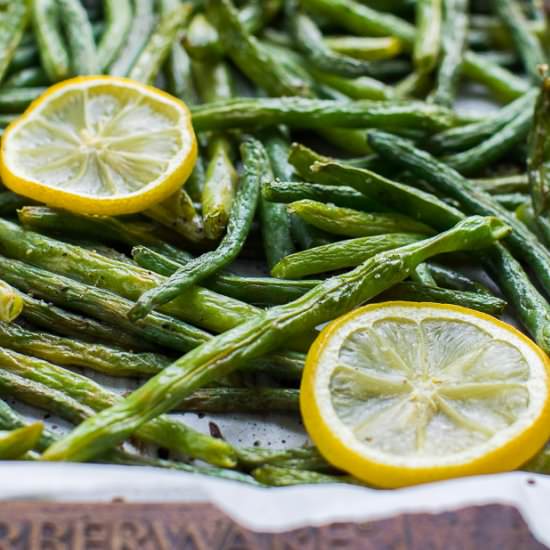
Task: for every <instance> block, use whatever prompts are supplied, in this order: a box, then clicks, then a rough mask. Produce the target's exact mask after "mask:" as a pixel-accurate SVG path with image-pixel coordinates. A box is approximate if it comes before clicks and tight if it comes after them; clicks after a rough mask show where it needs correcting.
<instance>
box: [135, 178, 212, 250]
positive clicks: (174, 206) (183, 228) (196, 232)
mask: <svg viewBox="0 0 550 550" xmlns="http://www.w3.org/2000/svg"><path fill="white" fill-rule="evenodd" d="M144 214H145V215H146V216H147V217H149V218H151V219H152V220H155V221H156V222H158V223H159V224H161V225H163V226H165V227H166V228H168V229H171V230H172V231H176V232H177V233H178V234H179V235H181V236H182V237H183V238H184V239H186V240H188V241H189V242H191V243H202V242H203V241H204V226H203V221H202V217H201V215H200V213H199V212H198V211H197V209H196V208H195V205H194V204H193V201H192V199H191V197H190V196H189V194H188V193H187V191H186V190H185V189H184V188H183V187H182V188H181V189H180V190H179V191H177V192H176V193H175V194H174V195H172V196H171V197H169V198H168V199H166V200H165V201H164V202H161V203H159V204H155V205H154V206H151V207H150V208H148V209H147V210H145V212H144Z"/></svg>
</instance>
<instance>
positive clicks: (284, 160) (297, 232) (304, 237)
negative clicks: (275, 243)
mask: <svg viewBox="0 0 550 550" xmlns="http://www.w3.org/2000/svg"><path fill="white" fill-rule="evenodd" d="M289 149H290V146H289V144H288V141H287V140H286V139H285V138H284V137H283V136H282V135H281V133H280V132H279V133H275V132H274V133H272V134H271V137H270V138H269V139H268V140H267V141H266V151H267V155H268V157H269V161H270V163H271V169H272V171H273V175H274V176H275V177H276V178H278V179H280V180H288V179H292V178H294V177H295V172H294V168H293V167H292V166H291V165H290V163H289V162H288V153H289ZM287 216H288V217H287V219H285V220H284V224H285V226H287V227H289V229H290V235H291V238H292V240H293V241H294V243H295V244H297V245H299V246H300V248H301V249H302V250H304V249H307V248H310V246H314V243H317V244H321V243H323V244H326V242H330V241H329V240H327V239H326V238H325V236H324V235H323V234H322V232H320V231H319V230H317V229H316V228H314V227H311V226H308V225H307V224H306V223H305V222H303V221H302V220H301V219H300V218H299V217H298V216H294V215H292V214H289V213H288V211H287ZM289 251H290V247H289Z"/></svg>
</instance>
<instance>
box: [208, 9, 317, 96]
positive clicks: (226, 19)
mask: <svg viewBox="0 0 550 550" xmlns="http://www.w3.org/2000/svg"><path fill="white" fill-rule="evenodd" d="M206 4H207V14H208V17H209V18H210V21H212V23H213V24H214V25H215V27H216V29H217V30H218V33H219V35H220V39H221V42H222V43H223V47H224V49H225V51H226V53H227V55H228V56H229V57H230V58H231V60H232V61H233V62H234V63H235V65H237V67H239V69H240V70H241V71H242V72H243V73H244V74H245V75H246V76H247V77H248V78H249V79H250V80H252V82H254V83H256V84H257V85H258V86H260V87H261V88H263V89H265V90H266V91H267V92H268V93H270V94H273V95H292V96H294V95H304V94H306V95H307V94H308V87H307V84H306V83H305V82H303V81H301V80H300V79H298V78H296V77H294V76H292V75H290V74H289V73H288V72H287V71H285V70H282V68H281V67H280V65H279V64H278V62H277V61H276V60H275V59H273V58H272V56H270V55H269V54H268V53H266V52H265V51H264V50H263V49H262V47H261V45H260V43H259V42H258V41H257V40H256V38H255V37H253V36H252V35H250V34H249V33H248V32H247V31H246V29H245V27H244V26H243V24H242V23H241V21H240V20H239V16H238V12H237V10H236V8H235V6H234V5H233V3H232V2H231V0H207V3H206Z"/></svg>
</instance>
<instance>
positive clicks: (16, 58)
mask: <svg viewBox="0 0 550 550" xmlns="http://www.w3.org/2000/svg"><path fill="white" fill-rule="evenodd" d="M67 55H68V54H67ZM39 62H40V57H39V55H38V48H37V47H36V44H29V45H28V46H21V47H19V48H17V50H15V53H14V54H13V57H12V60H11V63H10V66H9V69H8V74H11V73H14V72H17V71H20V70H21V69H27V68H28V67H32V66H33V65H35V64H37V63H39Z"/></svg>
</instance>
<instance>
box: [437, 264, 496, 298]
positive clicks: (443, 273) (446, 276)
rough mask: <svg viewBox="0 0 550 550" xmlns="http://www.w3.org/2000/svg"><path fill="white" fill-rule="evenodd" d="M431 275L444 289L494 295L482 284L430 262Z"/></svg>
mask: <svg viewBox="0 0 550 550" xmlns="http://www.w3.org/2000/svg"><path fill="white" fill-rule="evenodd" d="M428 266H429V268H430V273H431V274H432V277H433V278H434V279H435V282H436V283H437V284H438V285H439V286H442V287H445V288H449V289H451V290H463V291H466V292H477V293H478V294H485V295H492V293H491V291H490V290H489V289H488V288H487V287H486V286H484V285H482V284H481V283H479V282H477V281H474V280H472V279H470V278H469V277H467V276H466V275H464V274H463V273H459V272H458V271H455V270H454V269H450V268H449V267H447V266H444V265H441V264H438V263H434V262H429V264H428Z"/></svg>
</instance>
